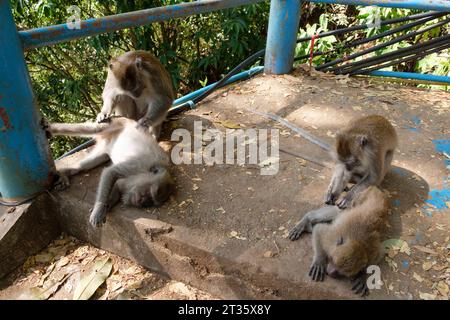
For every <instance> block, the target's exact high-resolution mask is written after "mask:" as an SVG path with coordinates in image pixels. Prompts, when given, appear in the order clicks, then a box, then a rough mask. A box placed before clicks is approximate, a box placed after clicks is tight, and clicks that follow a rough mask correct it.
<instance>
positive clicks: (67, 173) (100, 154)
mask: <svg viewBox="0 0 450 320" xmlns="http://www.w3.org/2000/svg"><path fill="white" fill-rule="evenodd" d="M104 150H105V148H104V146H102V145H96V146H95V147H94V148H93V150H92V151H91V152H89V153H88V155H87V156H86V157H85V158H84V159H82V160H81V161H80V162H78V163H75V164H74V165H73V166H71V167H67V168H64V169H61V170H59V171H58V175H59V179H58V180H57V181H56V183H55V186H54V188H55V189H56V190H58V191H61V190H64V189H66V188H68V187H69V186H70V180H69V178H70V177H71V176H74V175H77V174H78V173H80V172H82V171H88V170H90V169H93V168H95V167H97V166H99V165H100V164H102V163H105V162H106V161H108V159H109V157H108V155H107V154H106V153H105V152H104Z"/></svg>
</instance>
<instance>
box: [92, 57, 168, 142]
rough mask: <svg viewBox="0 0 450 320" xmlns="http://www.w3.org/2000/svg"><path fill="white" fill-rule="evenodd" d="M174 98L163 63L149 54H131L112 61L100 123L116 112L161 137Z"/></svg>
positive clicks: (103, 94) (99, 115)
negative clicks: (163, 124) (162, 126)
mask: <svg viewBox="0 0 450 320" xmlns="http://www.w3.org/2000/svg"><path fill="white" fill-rule="evenodd" d="M174 97H175V93H174V91H173V87H172V81H171V78H170V75H169V73H168V72H167V71H166V70H165V69H164V67H163V65H162V64H161V62H159V60H158V59H157V58H155V57H154V56H153V55H152V54H151V53H150V52H147V51H129V52H126V53H124V54H122V55H121V56H119V57H116V58H112V59H111V61H110V62H109V66H108V76H107V77H106V83H105V88H104V89H103V93H102V98H103V107H102V110H101V111H100V113H99V114H98V115H97V122H98V123H100V122H103V121H105V120H106V119H107V118H109V117H110V116H111V115H112V114H113V112H114V113H115V115H117V116H123V117H127V118H130V119H133V120H137V121H138V124H139V125H141V126H143V127H147V128H149V127H150V128H151V130H152V132H153V134H154V135H155V137H156V138H158V137H159V133H160V131H161V125H162V123H163V121H164V120H165V119H166V115H167V111H168V110H169V108H170V106H171V105H172V101H173V99H174ZM131 100H132V101H131ZM124 101H125V102H124Z"/></svg>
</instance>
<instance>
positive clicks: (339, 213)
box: [289, 186, 388, 296]
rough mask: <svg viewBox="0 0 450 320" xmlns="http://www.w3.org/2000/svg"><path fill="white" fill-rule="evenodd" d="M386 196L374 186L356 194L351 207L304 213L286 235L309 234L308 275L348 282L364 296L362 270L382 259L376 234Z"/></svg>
mask: <svg viewBox="0 0 450 320" xmlns="http://www.w3.org/2000/svg"><path fill="white" fill-rule="evenodd" d="M387 213H388V201H387V197H386V195H385V194H384V193H383V192H382V191H381V190H379V189H378V188H377V187H375V186H370V187H368V188H367V189H365V190H364V191H362V192H361V193H359V194H358V195H357V196H356V198H355V199H354V201H353V204H352V207H351V208H348V209H345V210H340V209H339V208H338V207H336V206H325V207H322V208H320V209H318V210H314V211H311V212H309V213H307V214H306V215H305V216H304V217H303V218H302V219H301V220H300V222H299V223H298V224H297V225H296V226H295V227H294V228H293V229H292V230H291V231H290V232H289V238H290V239H291V240H292V241H294V240H297V239H298V238H299V237H300V236H301V234H302V233H303V232H312V238H313V239H312V241H313V249H314V260H313V263H312V265H311V268H310V270H309V276H310V277H311V278H312V279H313V280H314V281H323V279H324V277H325V273H327V274H328V275H330V276H332V277H338V276H345V277H348V278H350V279H351V280H352V282H353V287H352V290H353V291H354V292H355V293H356V294H362V295H363V296H364V295H366V294H368V288H367V285H366V279H367V273H366V269H367V267H368V266H369V265H373V264H377V263H378V262H379V260H380V259H381V258H382V257H383V251H382V248H381V239H380V236H381V235H380V234H381V232H382V230H383V229H384V227H385V225H386V221H387Z"/></svg>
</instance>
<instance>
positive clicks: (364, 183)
mask: <svg viewBox="0 0 450 320" xmlns="http://www.w3.org/2000/svg"><path fill="white" fill-rule="evenodd" d="M377 180H378V174H377V173H376V171H375V172H374V171H369V172H368V173H367V174H366V175H365V176H364V177H363V178H362V179H361V180H360V181H359V182H358V183H357V184H355V185H354V186H353V187H352V188H351V189H350V190H349V191H348V192H347V194H346V195H345V197H343V198H342V199H341V200H340V201H339V203H337V206H338V207H339V208H340V209H345V208H347V207H349V206H350V205H351V203H352V201H353V199H354V198H355V197H356V195H357V194H359V193H360V192H362V191H364V190H365V189H367V188H368V187H369V186H371V185H375V184H376V183H377Z"/></svg>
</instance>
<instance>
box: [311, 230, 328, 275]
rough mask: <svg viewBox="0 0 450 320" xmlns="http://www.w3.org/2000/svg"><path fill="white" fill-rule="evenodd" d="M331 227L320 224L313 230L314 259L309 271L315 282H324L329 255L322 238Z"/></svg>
mask: <svg viewBox="0 0 450 320" xmlns="http://www.w3.org/2000/svg"><path fill="white" fill-rule="evenodd" d="M328 228H329V225H326V224H319V225H318V226H316V227H315V228H314V229H313V249H314V259H313V262H312V264H311V267H310V269H309V276H310V277H311V279H312V280H314V281H323V279H324V278H325V274H326V269H327V253H326V252H325V250H324V248H323V244H322V236H323V234H324V233H325V232H327V229H328Z"/></svg>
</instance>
